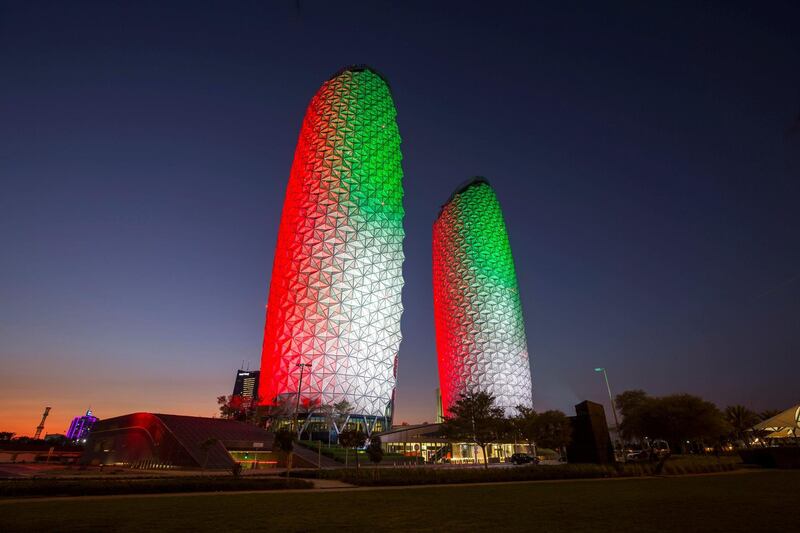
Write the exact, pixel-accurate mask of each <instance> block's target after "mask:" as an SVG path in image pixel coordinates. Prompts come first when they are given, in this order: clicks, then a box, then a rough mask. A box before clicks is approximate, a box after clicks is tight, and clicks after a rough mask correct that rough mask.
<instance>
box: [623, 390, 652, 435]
mask: <svg viewBox="0 0 800 533" xmlns="http://www.w3.org/2000/svg"><path fill="white" fill-rule="evenodd" d="M651 400H652V398H650V396H648V395H647V393H646V392H645V391H643V390H640V389H634V390H629V391H625V392H623V393H622V394H617V397H616V398H615V399H614V403H615V405H616V406H617V410H618V411H619V414H620V416H622V422H620V424H619V433H620V435H621V436H622V437H623V438H624V439H627V440H631V439H637V438H642V437H645V436H646V434H645V432H644V429H643V426H644V422H643V420H642V416H643V415H644V413H645V412H646V410H645V407H646V405H647V404H648V402H650V401H651Z"/></svg>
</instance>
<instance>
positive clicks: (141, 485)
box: [0, 476, 313, 497]
mask: <svg viewBox="0 0 800 533" xmlns="http://www.w3.org/2000/svg"><path fill="white" fill-rule="evenodd" d="M312 487H313V483H311V482H310V481H306V480H302V479H285V478H256V477H253V478H251V477H240V478H234V477H232V476H226V477H222V476H182V477H164V478H147V479H137V478H115V479H52V478H50V479H12V480H4V481H0V497H20V496H95V495H109V494H164V493H170V492H215V491H219V492H229V491H242V490H281V489H308V488H312Z"/></svg>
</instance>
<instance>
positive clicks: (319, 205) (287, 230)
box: [260, 67, 404, 426]
mask: <svg viewBox="0 0 800 533" xmlns="http://www.w3.org/2000/svg"><path fill="white" fill-rule="evenodd" d="M395 117H396V111H395V108H394V103H393V102H392V95H391V92H390V90H389V87H388V86H387V84H386V82H385V81H384V80H383V78H382V77H381V76H380V75H379V74H377V73H376V72H375V71H373V70H372V69H370V68H369V67H349V68H345V69H344V70H342V71H340V72H339V73H337V74H335V75H334V76H333V77H331V78H330V79H328V81H326V82H325V83H323V84H322V87H321V88H320V89H319V91H317V94H316V95H314V97H313V98H312V99H311V103H310V104H309V106H308V109H307V110H306V115H305V118H304V119H303V126H302V129H301V131H300V138H299V139H298V141H297V149H296V152H295V156H294V163H293V165H292V171H291V175H290V177H289V185H288V188H287V191H286V199H285V201H284V205H283V214H282V218H281V224H280V230H279V233H278V245H277V249H276V251H275V260H274V264H273V269H272V280H271V284H270V293H269V301H268V306H267V319H266V326H265V330H264V345H263V349H262V355H261V386H260V391H261V393H260V394H261V396H262V398H263V399H264V401H265V402H267V403H273V402H276V401H281V400H291V401H292V404H293V403H294V401H295V400H296V399H297V394H298V387H299V386H300V384H299V382H300V381H301V380H300V375H301V371H302V372H303V378H302V385H301V386H302V390H300V391H299V394H300V400H301V402H302V404H304V405H309V404H310V405H312V406H313V405H315V404H317V403H323V404H332V403H334V402H339V401H341V400H347V401H349V402H350V403H351V404H352V405H353V407H354V411H353V414H354V415H361V416H363V417H366V419H365V422H367V424H368V426H369V425H372V424H374V423H375V421H376V420H377V419H381V420H383V421H384V422H386V419H387V418H390V417H391V408H392V398H393V395H394V386H395V371H396V364H397V351H398V348H399V346H400V316H401V314H402V311H403V306H402V301H401V290H402V287H403V273H402V267H403V237H404V231H403V215H404V211H403V187H402V178H403V171H402V168H401V165H400V163H401V159H402V156H401V154H400V135H399V133H398V130H397V123H396V121H395ZM301 363H302V364H310V365H311V366H310V367H300V366H299V365H300V364H301Z"/></svg>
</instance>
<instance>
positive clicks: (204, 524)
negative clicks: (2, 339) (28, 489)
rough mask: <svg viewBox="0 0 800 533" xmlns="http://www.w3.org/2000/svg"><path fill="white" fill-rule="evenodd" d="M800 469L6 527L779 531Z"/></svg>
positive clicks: (73, 506)
mask: <svg viewBox="0 0 800 533" xmlns="http://www.w3.org/2000/svg"><path fill="white" fill-rule="evenodd" d="M798 501H800V471H771V472H746V473H733V474H722V475H710V476H696V477H672V478H649V479H621V480H602V481H566V482H552V483H523V484H493V485H492V484H490V485H480V486H466V487H465V486H449V487H448V486H438V487H424V488H399V489H388V490H387V489H384V490H380V489H367V490H360V491H335V492H311V493H263V494H219V495H210V496H183V495H181V496H163V497H147V496H126V497H120V498H115V499H89V498H87V499H86V500H81V501H76V500H71V501H40V502H36V501H25V502H13V503H2V504H0V531H33V530H39V531H56V530H57V531H76V530H79V531H93V530H100V529H102V530H105V531H134V532H137V533H138V532H142V531H164V530H169V531H247V532H252V531H255V530H263V531H281V532H282V531H320V530H328V531H348V532H349V531H370V532H374V531H448V530H449V531H466V530H471V531H502V533H507V532H508V531H521V530H527V531H586V532H598V531H615V532H626V531H631V532H634V531H635V532H637V533H640V532H641V531H659V532H662V531H665V532H666V531H680V532H682V533H685V532H688V531H719V532H730V531H774V530H781V529H784V530H786V529H785V528H787V527H788V528H792V527H794V524H793V522H794V521H795V520H796V517H795V512H794V511H795V508H796V505H797V502H798Z"/></svg>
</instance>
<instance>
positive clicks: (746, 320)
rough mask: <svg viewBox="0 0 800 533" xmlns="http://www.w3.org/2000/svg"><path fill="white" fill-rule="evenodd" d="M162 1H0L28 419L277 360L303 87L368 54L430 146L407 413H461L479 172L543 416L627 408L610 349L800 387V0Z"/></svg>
mask: <svg viewBox="0 0 800 533" xmlns="http://www.w3.org/2000/svg"><path fill="white" fill-rule="evenodd" d="M161 4H162V2H136V3H127V4H125V3H116V2H113V3H112V2H95V3H80V2H53V3H51V4H49V5H48V4H40V3H37V4H34V3H32V2H16V3H2V4H0V5H2V7H0V180H1V181H2V184H1V185H2V189H0V190H1V191H2V192H0V358H1V362H2V372H0V400H2V405H3V408H2V412H0V422H2V423H3V425H4V426H9V429H12V430H17V431H21V432H25V431H27V432H32V430H33V428H34V427H35V425H36V423H37V422H38V416H39V413H40V411H41V409H42V407H43V406H44V405H45V404H48V405H52V406H53V408H54V409H53V420H54V422H53V424H52V425H51V426H49V427H48V429H49V430H50V431H61V430H63V429H65V428H61V427H60V425H66V421H67V419H68V418H69V417H71V416H74V415H76V414H78V411H80V409H81V408H84V407H88V406H89V405H91V406H92V407H94V408H95V410H96V412H97V414H98V415H99V416H101V417H108V416H113V415H117V414H121V413H123V412H128V411H132V410H158V411H165V412H176V413H187V414H204V415H210V414H212V413H213V412H214V411H215V397H216V396H217V395H219V394H223V393H226V392H229V391H230V389H231V387H232V381H233V374H234V370H235V369H236V368H237V367H238V365H239V364H240V363H241V362H242V360H245V361H249V362H250V365H251V367H253V366H258V363H259V354H260V345H261V339H262V333H263V321H264V306H265V303H266V298H267V288H268V283H269V274H270V271H271V266H272V253H273V248H274V245H275V242H276V238H277V228H278V221H279V218H280V211H281V203H282V200H283V195H284V192H285V187H286V182H287V179H288V176H289V169H290V165H291V161H292V157H293V154H294V146H295V141H296V139H297V134H298V132H299V129H300V122H301V119H302V117H303V114H304V112H305V107H306V105H307V103H308V101H309V99H310V98H311V96H312V95H313V94H314V92H315V91H316V90H317V88H318V87H319V85H320V84H321V82H322V81H324V80H325V79H326V78H327V77H328V76H329V75H330V74H332V73H333V72H335V71H336V70H338V69H339V68H340V67H342V66H344V65H348V64H352V63H367V64H370V65H372V66H374V67H375V68H376V69H378V70H379V71H381V72H382V73H383V74H384V75H385V76H386V77H387V79H388V80H389V82H390V84H391V86H392V89H393V92H394V97H395V104H396V107H397V110H398V122H399V126H400V133H401V135H402V137H403V145H402V150H403V155H404V163H403V166H404V170H405V187H406V197H405V206H406V210H407V218H406V232H407V238H406V243H405V250H406V264H405V276H406V287H405V292H404V302H405V315H404V317H403V334H404V341H403V344H402V346H401V350H400V364H399V385H398V393H397V401H398V404H397V421H402V420H407V421H410V422H413V421H423V420H429V421H430V420H432V419H433V417H434V393H433V390H434V388H435V387H436V386H437V370H436V356H435V343H434V329H433V328H434V327H433V312H432V301H431V299H432V296H431V274H430V269H431V265H430V254H431V249H430V247H431V242H430V238H431V224H432V222H433V220H434V218H435V216H436V214H437V212H438V208H439V206H440V204H441V203H442V202H444V201H445V200H446V199H447V197H448V196H449V194H450V193H451V192H452V190H453V189H454V188H455V187H456V186H457V185H458V184H460V183H462V182H463V181H465V180H466V179H468V178H469V177H470V176H473V175H476V174H480V175H484V176H486V177H488V178H489V180H490V181H491V182H492V184H493V185H494V187H495V189H496V191H497V194H498V196H499V198H500V201H501V203H502V205H503V208H504V211H505V215H506V221H507V224H508V229H509V233H510V237H511V244H512V248H513V250H514V255H515V257H516V263H517V270H518V273H519V284H520V288H521V294H522V298H523V308H524V313H525V317H526V322H527V332H528V337H529V345H530V351H531V355H532V363H533V378H534V389H535V390H534V400H535V403H536V404H537V407H539V408H543V409H544V408H559V409H562V410H565V411H568V412H569V411H571V407H572V405H573V404H574V403H576V402H577V401H579V400H583V399H585V398H590V399H594V400H598V401H602V400H603V398H604V394H605V390H604V386H603V384H602V382H601V380H600V377H599V376H598V375H597V374H595V373H593V372H592V368H593V367H595V366H600V365H602V366H606V367H607V368H608V369H609V374H610V377H611V379H612V386H613V387H614V388H615V389H616V390H617V391H618V392H621V391H622V390H625V389H629V388H643V389H645V390H647V391H649V392H651V393H653V394H662V393H669V392H675V391H686V392H692V393H697V394H700V395H702V396H705V397H707V398H708V399H711V400H713V401H715V402H717V403H719V404H720V405H721V406H724V405H726V404H728V403H744V404H747V405H750V406H752V407H753V408H757V409H762V408H768V407H769V408H771V407H774V408H783V407H786V406H787V405H788V404H790V403H791V402H795V401H797V400H798V396H797V360H798V355H800V209H798V205H800V202H799V200H800V131H799V130H800V122H798V113H799V112H800V68H798V66H800V63H798V57H800V37H798V30H797V21H798V20H800V19H799V18H798V16H800V9H798V8H797V4H794V6H793V5H792V3H786V4H781V3H778V2H775V3H770V5H769V7H763V8H762V9H757V8H756V7H755V6H754V5H753V6H749V7H748V6H746V5H738V4H732V3H728V2H720V3H714V4H711V3H704V4H702V5H698V6H692V5H689V3H679V4H677V6H675V7H667V6H666V4H665V3H664V4H661V6H660V7H653V6H650V5H644V4H643V3H640V2H630V3H627V2H623V3H612V4H605V5H602V6H601V5H597V4H596V3H587V4H586V5H581V4H566V3H563V2H557V3H553V4H550V5H539V6H532V5H528V4H527V3H520V4H515V3H508V2H495V3H491V4H490V5H491V7H490V8H479V7H472V6H470V5H469V4H467V3H453V4H451V5H449V6H447V7H439V8H434V7H431V6H430V5H428V4H429V3H419V4H411V3H402V7H400V6H391V5H390V4H389V3H388V2H367V3H365V4H364V5H358V4H354V3H349V2H298V3H295V2H288V1H287V2H252V3H248V2H236V3H223V2H190V3H186V4H184V5H181V4H178V3H174V2H171V3H169V5H168V6H164V5H161ZM298 5H299V7H298ZM28 426H30V428H29V429H28ZM0 429H4V428H0Z"/></svg>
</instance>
